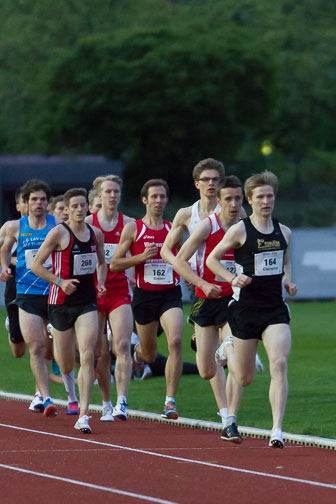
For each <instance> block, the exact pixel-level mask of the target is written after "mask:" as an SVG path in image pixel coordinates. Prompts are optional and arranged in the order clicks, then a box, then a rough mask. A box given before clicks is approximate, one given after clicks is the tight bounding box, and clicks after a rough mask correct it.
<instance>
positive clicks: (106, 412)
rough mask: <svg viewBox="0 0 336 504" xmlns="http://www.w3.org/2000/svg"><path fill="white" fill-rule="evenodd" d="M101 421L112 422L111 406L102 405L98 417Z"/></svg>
mask: <svg viewBox="0 0 336 504" xmlns="http://www.w3.org/2000/svg"><path fill="white" fill-rule="evenodd" d="M100 421H101V422H113V421H114V417H113V406H112V404H111V406H103V412H102V416H101V417H100Z"/></svg>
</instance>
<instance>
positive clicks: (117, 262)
mask: <svg viewBox="0 0 336 504" xmlns="http://www.w3.org/2000/svg"><path fill="white" fill-rule="evenodd" d="M136 233H137V226H136V223H135V222H129V223H128V224H126V226H125V227H124V229H123V230H122V233H121V236H120V241H119V244H118V246H117V248H116V251H115V252H114V254H113V257H112V260H111V262H110V270H111V271H123V270H125V269H128V268H131V267H132V266H136V265H137V264H140V263H143V262H145V261H146V260H147V259H150V258H152V257H154V256H155V255H156V254H157V247H156V246H155V245H154V244H151V245H149V246H148V247H146V248H145V250H144V251H143V252H142V253H141V254H136V255H133V256H132V255H128V256H127V257H125V256H126V254H127V252H129V250H130V248H131V246H132V243H133V242H134V240H135V237H136Z"/></svg>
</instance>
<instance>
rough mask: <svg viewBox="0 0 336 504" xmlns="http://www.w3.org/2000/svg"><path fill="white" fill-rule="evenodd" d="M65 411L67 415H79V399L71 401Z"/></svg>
mask: <svg viewBox="0 0 336 504" xmlns="http://www.w3.org/2000/svg"><path fill="white" fill-rule="evenodd" d="M65 413H66V414H67V415H79V409H78V401H72V402H69V403H68V407H67V409H66V411H65Z"/></svg>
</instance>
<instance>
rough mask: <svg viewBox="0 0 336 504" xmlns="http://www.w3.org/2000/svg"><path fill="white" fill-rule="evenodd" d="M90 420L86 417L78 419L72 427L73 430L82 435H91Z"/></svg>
mask: <svg viewBox="0 0 336 504" xmlns="http://www.w3.org/2000/svg"><path fill="white" fill-rule="evenodd" d="M90 418H92V417H90V416H88V415H83V416H82V417H80V418H78V420H77V422H76V423H75V425H74V428H75V429H77V430H79V431H81V432H83V433H84V434H91V432H92V430H91V427H90V425H89V419H90Z"/></svg>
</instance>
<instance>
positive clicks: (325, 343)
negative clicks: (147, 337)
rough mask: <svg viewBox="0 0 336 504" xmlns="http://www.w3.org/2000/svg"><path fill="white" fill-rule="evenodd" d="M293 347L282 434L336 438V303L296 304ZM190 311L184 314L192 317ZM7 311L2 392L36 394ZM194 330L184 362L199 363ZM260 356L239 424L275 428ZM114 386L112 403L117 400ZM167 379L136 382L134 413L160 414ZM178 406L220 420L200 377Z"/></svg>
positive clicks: (95, 399) (1, 345) (56, 388)
mask: <svg viewBox="0 0 336 504" xmlns="http://www.w3.org/2000/svg"><path fill="white" fill-rule="evenodd" d="M290 308H291V314H292V323H291V328H292V335H293V347H292V352H291V355H290V358H289V365H288V378H289V397H288V403H287V410H286V414H285V420H284V423H283V430H284V431H286V432H291V433H294V434H309V435H315V436H322V437H326V438H332V439H335V438H336V425H335V404H336V401H335V389H334V388H333V385H332V384H333V382H334V379H335V363H336V344H335V343H336V334H335V329H334V327H335V304H334V303H332V302H305V303H291V304H290ZM188 310H189V306H188V305H186V306H185V309H184V312H185V316H186V315H187V313H188ZM4 318H5V310H4V309H1V310H0V328H2V329H1V338H0V369H1V371H0V389H1V390H5V391H8V392H17V393H23V394H32V393H33V391H34V380H33V377H32V374H31V372H30V368H29V359H28V356H27V355H26V356H25V357H24V358H23V359H15V358H14V357H12V354H11V352H10V348H9V345H8V342H7V333H6V331H5V328H4ZM191 334H192V328H191V326H189V325H188V324H187V323H185V329H184V334H183V340H184V343H183V345H184V348H183V360H184V361H189V362H195V353H194V352H193V351H192V350H191V348H190V346H189V341H190V336H191ZM158 345H159V351H160V352H161V353H163V354H165V355H166V354H167V346H166V341H165V337H164V336H163V335H162V336H161V337H160V338H159V339H158ZM258 352H259V355H260V356H261V358H262V360H263V362H264V365H265V372H264V373H256V377H255V380H254V382H253V384H252V385H251V386H250V387H248V388H247V389H245V390H244V395H243V399H242V404H241V407H240V410H239V415H238V423H239V424H240V425H244V426H249V427H257V428H261V429H270V428H271V426H272V421H271V411H270V406H269V402H268V387H269V372H268V363H267V358H266V355H265V351H264V348H263V346H262V344H259V350H258ZM50 388H51V394H52V396H53V397H55V398H59V399H66V395H65V391H64V387H63V386H62V385H57V384H53V383H51V384H50ZM115 395H116V394H115V387H114V385H112V399H113V400H114V399H115ZM164 396H165V383H164V378H163V377H159V378H151V379H148V380H145V381H143V382H136V381H134V380H132V382H131V385H130V390H129V396H128V404H129V407H130V408H131V409H139V410H144V411H152V412H155V413H160V412H161V408H162V405H163V402H164ZM91 402H92V403H95V404H101V397H100V393H99V389H98V387H97V386H95V387H94V390H93V394H92V399H91ZM177 405H178V409H179V412H180V415H181V416H183V417H188V418H196V419H202V420H210V421H219V417H218V416H217V415H216V412H217V408H216V403H215V400H214V398H213V395H212V392H211V388H210V385H209V383H207V382H206V381H204V380H202V379H201V378H200V377H199V376H197V375H191V376H190V375H189V376H182V379H181V382H180V386H179V391H178V396H177Z"/></svg>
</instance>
